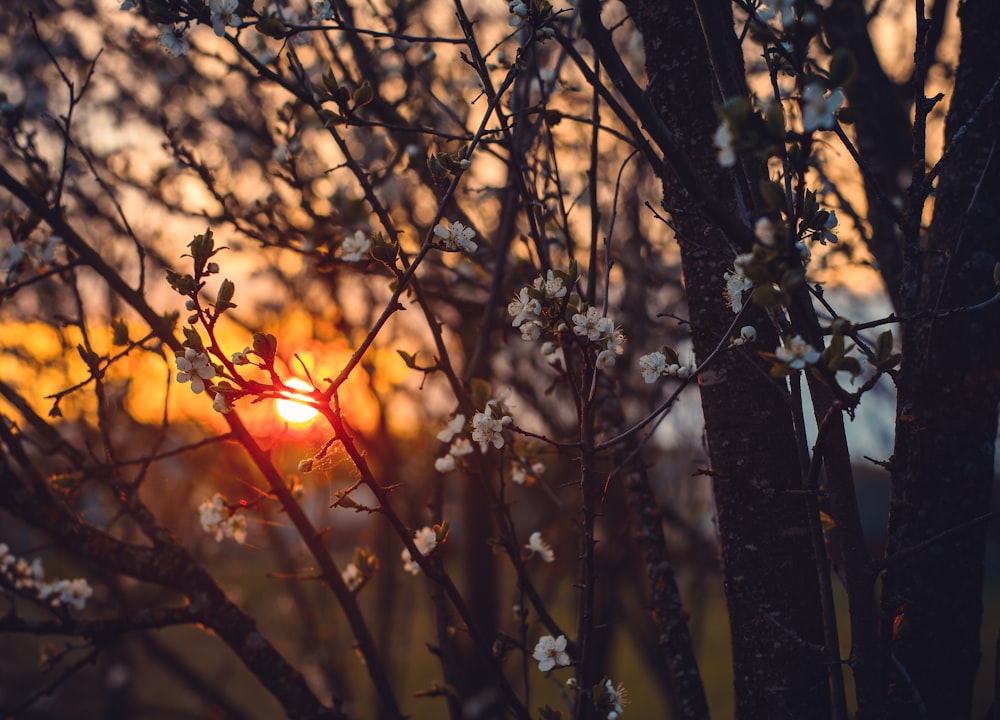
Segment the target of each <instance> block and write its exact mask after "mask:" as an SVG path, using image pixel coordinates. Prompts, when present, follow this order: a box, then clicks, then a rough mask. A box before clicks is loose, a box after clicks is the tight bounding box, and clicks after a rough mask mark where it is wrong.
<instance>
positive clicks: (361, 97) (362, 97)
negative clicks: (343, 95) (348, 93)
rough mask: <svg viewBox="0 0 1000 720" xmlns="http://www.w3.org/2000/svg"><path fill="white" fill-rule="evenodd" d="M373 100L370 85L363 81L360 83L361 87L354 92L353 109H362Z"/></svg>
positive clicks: (373, 93)
mask: <svg viewBox="0 0 1000 720" xmlns="http://www.w3.org/2000/svg"><path fill="white" fill-rule="evenodd" d="M374 99H375V91H374V90H373V89H372V84H371V83H370V82H368V81H367V80H365V81H364V82H363V83H361V87H359V88H358V89H357V90H355V91H354V107H356V108H359V107H364V106H365V105H367V104H368V103H370V102H371V101H372V100H374Z"/></svg>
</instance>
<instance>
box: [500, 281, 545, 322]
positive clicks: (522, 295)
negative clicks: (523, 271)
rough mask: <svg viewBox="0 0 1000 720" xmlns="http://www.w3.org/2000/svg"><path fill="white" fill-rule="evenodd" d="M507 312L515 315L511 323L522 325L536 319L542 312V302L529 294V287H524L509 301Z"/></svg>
mask: <svg viewBox="0 0 1000 720" xmlns="http://www.w3.org/2000/svg"><path fill="white" fill-rule="evenodd" d="M507 313H508V314H509V315H512V316H513V317H514V320H513V321H512V322H511V325H512V326H513V327H520V326H521V324H522V323H524V322H530V321H534V320H536V319H537V318H538V317H539V316H540V315H541V314H542V304H541V303H540V302H539V301H538V300H537V299H536V298H533V297H531V295H529V291H528V288H526V287H523V288H521V290H520V291H519V292H518V293H517V296H516V297H515V298H514V299H513V300H511V301H510V303H508V305H507Z"/></svg>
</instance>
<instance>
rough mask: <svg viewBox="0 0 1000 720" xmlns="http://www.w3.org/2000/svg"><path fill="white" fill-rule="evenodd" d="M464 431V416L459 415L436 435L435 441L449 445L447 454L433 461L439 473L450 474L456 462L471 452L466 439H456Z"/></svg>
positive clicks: (470, 445)
mask: <svg viewBox="0 0 1000 720" xmlns="http://www.w3.org/2000/svg"><path fill="white" fill-rule="evenodd" d="M464 431H465V415H462V414H461V413H459V414H458V415H456V416H455V417H453V418H452V419H451V421H450V422H449V423H448V424H447V425H445V427H444V429H442V430H441V432H439V433H438V434H437V439H438V440H440V441H441V442H443V443H449V446H448V452H446V453H445V454H444V455H442V456H441V457H439V458H438V459H436V460H435V461H434V469H435V470H437V471H438V472H441V473H446V472H451V471H452V470H454V469H455V468H456V467H457V463H456V460H457V459H458V458H460V457H464V456H466V455H468V454H469V453H471V452H472V443H471V442H469V440H468V438H465V437H456V436H458V435H460V434H461V433H462V432H464Z"/></svg>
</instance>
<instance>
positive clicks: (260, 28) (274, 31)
mask: <svg viewBox="0 0 1000 720" xmlns="http://www.w3.org/2000/svg"><path fill="white" fill-rule="evenodd" d="M254 28H255V29H256V30H257V32H259V33H260V34H261V35H267V36H268V37H273V38H274V39H276V40H281V39H282V38H283V37H285V24H284V23H283V22H281V20H280V19H279V18H278V16H277V15H273V14H272V15H268V16H267V17H266V18H264V19H262V20H259V21H257V23H256V24H255V25H254Z"/></svg>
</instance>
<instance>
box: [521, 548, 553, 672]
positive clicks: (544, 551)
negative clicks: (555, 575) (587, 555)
mask: <svg viewBox="0 0 1000 720" xmlns="http://www.w3.org/2000/svg"><path fill="white" fill-rule="evenodd" d="M524 547H526V548H527V549H528V550H530V551H531V554H532V555H534V554H536V553H537V554H538V555H541V556H542V560H544V561H545V562H547V563H550V562H553V561H554V560H555V559H556V554H555V553H554V552H552V546H551V545H549V544H548V543H547V542H545V540H543V539H542V534H541V533H540V532H538V531H537V530H536V531H535V532H533V533H531V536H530V537H529V538H528V544H527V545H525V546H524ZM536 659H537V658H536Z"/></svg>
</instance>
